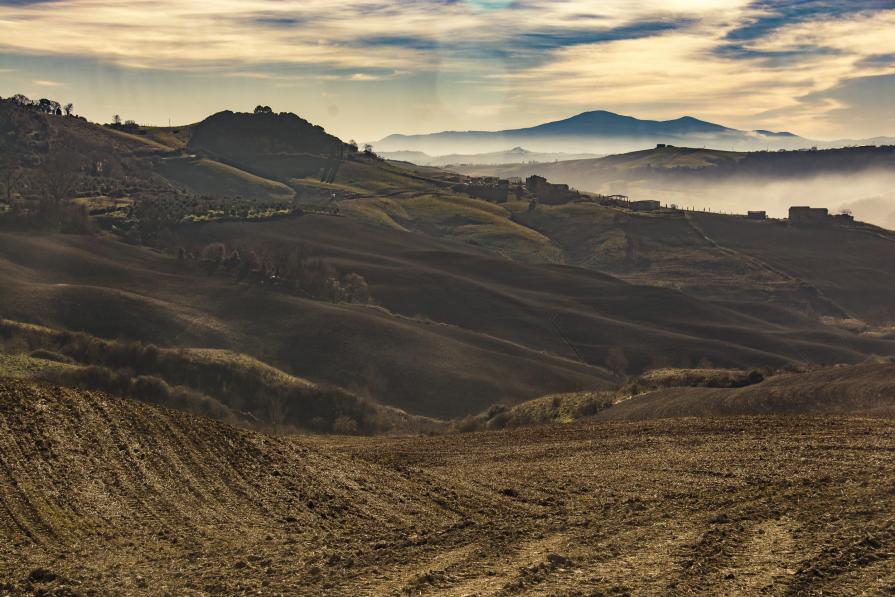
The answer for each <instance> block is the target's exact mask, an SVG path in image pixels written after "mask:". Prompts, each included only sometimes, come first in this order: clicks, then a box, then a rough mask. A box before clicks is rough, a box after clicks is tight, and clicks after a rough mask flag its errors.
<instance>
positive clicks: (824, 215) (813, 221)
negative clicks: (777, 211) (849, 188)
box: [789, 205, 855, 226]
mask: <svg viewBox="0 0 895 597" xmlns="http://www.w3.org/2000/svg"><path fill="white" fill-rule="evenodd" d="M854 221H855V218H854V216H852V215H851V214H848V213H840V214H836V215H830V212H829V211H828V210H827V208H826V207H809V206H807V205H794V206H792V207H790V208H789V223H790V224H793V225H795V226H812V225H813V226H829V225H831V224H848V223H851V222H854Z"/></svg>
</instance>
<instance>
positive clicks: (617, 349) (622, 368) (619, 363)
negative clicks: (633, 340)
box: [606, 346, 628, 379]
mask: <svg viewBox="0 0 895 597" xmlns="http://www.w3.org/2000/svg"><path fill="white" fill-rule="evenodd" d="M606 367H607V368H608V369H609V370H610V371H612V372H613V373H615V375H616V376H617V377H618V378H619V379H622V378H624V377H625V374H626V373H627V371H628V357H626V356H625V351H624V350H622V347H621V346H613V347H612V348H610V349H609V352H608V353H607V355H606Z"/></svg>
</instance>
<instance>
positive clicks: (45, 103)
mask: <svg viewBox="0 0 895 597" xmlns="http://www.w3.org/2000/svg"><path fill="white" fill-rule="evenodd" d="M8 101H10V102H12V103H13V104H14V105H16V106H19V107H20V108H28V109H29V110H34V111H36V112H42V113H44V114H53V115H55V116H62V115H63V114H64V115H65V116H71V115H72V114H73V113H74V107H75V106H74V104H72V103H71V102H69V103H67V104H64V105H63V104H61V103H59V102H57V101H56V100H51V99H47V98H45V97H42V98H40V99H38V100H32V99H31V98H29V97H27V96H25V95H22V94H21V93H17V94H15V95H14V96H12V97H11V98H9V100H8Z"/></svg>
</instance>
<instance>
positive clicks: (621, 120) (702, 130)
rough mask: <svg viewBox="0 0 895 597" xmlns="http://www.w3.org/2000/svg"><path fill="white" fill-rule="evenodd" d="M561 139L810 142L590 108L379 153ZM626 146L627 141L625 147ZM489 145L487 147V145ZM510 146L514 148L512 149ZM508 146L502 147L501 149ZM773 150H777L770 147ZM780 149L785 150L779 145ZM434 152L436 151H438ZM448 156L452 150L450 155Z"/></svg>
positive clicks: (533, 144) (399, 137)
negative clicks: (460, 144) (458, 144)
mask: <svg viewBox="0 0 895 597" xmlns="http://www.w3.org/2000/svg"><path fill="white" fill-rule="evenodd" d="M559 139H562V140H563V141H562V142H563V143H564V144H565V146H566V147H567V150H576V151H580V150H582V146H580V145H579V146H574V147H571V148H569V147H568V143H569V141H570V140H574V142H577V143H581V142H587V143H590V144H591V145H590V146H588V149H589V150H590V151H595V148H594V146H593V144H594V143H599V142H602V143H604V144H607V143H608V144H610V145H612V146H615V145H619V142H620V141H624V140H630V141H636V142H637V143H636V144H635V145H634V146H636V147H641V148H642V146H643V143H644V142H647V141H649V142H656V143H661V142H667V141H678V142H679V141H684V140H687V141H695V140H700V139H701V140H704V141H716V142H719V143H721V144H722V145H724V146H725V147H741V148H742V147H752V146H755V147H765V146H766V145H767V144H768V143H769V142H771V141H774V142H777V143H778V144H779V143H786V147H789V146H790V145H791V144H792V143H795V142H798V143H801V144H804V143H810V142H809V141H808V140H807V139H804V138H803V137H800V136H799V135H796V134H794V133H791V132H789V131H769V130H766V129H757V130H752V131H745V130H739V129H734V128H730V127H727V126H724V125H721V124H717V123H713V122H708V121H706V120H701V119H699V118H696V117H694V116H681V117H678V118H674V119H670V120H651V119H641V118H637V117H634V116H628V115H623V114H617V113H615V112H610V111H608V110H590V111H587V112H581V113H580V114H576V115H574V116H571V117H569V118H564V119H560V120H554V121H550V122H545V123H541V124H536V125H533V126H529V127H521V128H513V129H503V130H497V131H482V130H467V131H456V130H447V131H440V132H436V133H428V134H413V135H405V134H399V133H396V134H392V135H388V136H386V137H384V138H382V139H380V140H379V141H378V146H379V148H380V149H385V150H397V149H402V150H420V151H431V150H435V149H434V148H437V147H441V148H442V149H443V148H444V147H445V145H446V144H447V143H448V142H466V143H469V144H477V145H488V144H489V143H499V144H502V143H511V144H513V145H525V146H526V147H527V148H528V149H534V150H540V151H544V150H545V147H546V146H550V147H551V148H554V147H555V146H556V145H557V143H556V141H557V140H559ZM629 145H630V143H629ZM489 146H490V145H489ZM511 146H512V145H511ZM504 147H506V146H504ZM774 148H775V149H776V148H778V147H776V146H775V147H774ZM779 148H783V147H779ZM436 151H437V150H436ZM449 153H450V152H449Z"/></svg>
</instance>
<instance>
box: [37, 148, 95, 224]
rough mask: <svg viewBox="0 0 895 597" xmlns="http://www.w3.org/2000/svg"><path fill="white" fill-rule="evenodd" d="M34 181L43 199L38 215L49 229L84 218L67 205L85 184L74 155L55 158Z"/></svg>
mask: <svg viewBox="0 0 895 597" xmlns="http://www.w3.org/2000/svg"><path fill="white" fill-rule="evenodd" d="M32 180H33V182H32V183H31V187H32V188H34V189H35V190H37V192H38V194H39V195H40V202H39V204H38V205H39V206H38V212H39V213H40V216H41V219H42V220H43V223H44V224H45V225H49V226H53V227H55V226H59V225H60V224H62V223H63V220H65V219H68V216H71V217H73V218H75V219H77V218H80V217H81V216H82V215H83V214H82V213H81V212H80V211H78V210H68V209H66V208H65V207H64V205H63V202H64V201H65V200H66V199H71V198H72V196H73V195H74V194H75V191H76V190H77V188H78V184H79V183H80V180H81V174H80V171H79V168H78V163H77V160H76V159H75V158H74V157H73V156H72V155H71V154H70V153H55V154H51V156H50V157H49V158H48V159H47V160H46V161H45V162H44V163H43V165H42V167H41V168H40V170H39V171H38V172H36V173H35V174H34V175H33V179H32Z"/></svg>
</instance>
